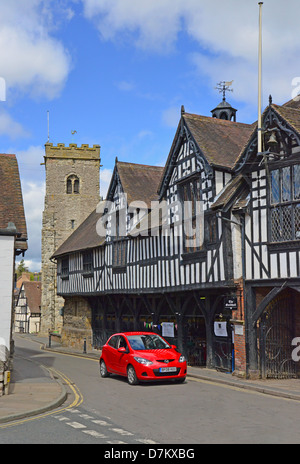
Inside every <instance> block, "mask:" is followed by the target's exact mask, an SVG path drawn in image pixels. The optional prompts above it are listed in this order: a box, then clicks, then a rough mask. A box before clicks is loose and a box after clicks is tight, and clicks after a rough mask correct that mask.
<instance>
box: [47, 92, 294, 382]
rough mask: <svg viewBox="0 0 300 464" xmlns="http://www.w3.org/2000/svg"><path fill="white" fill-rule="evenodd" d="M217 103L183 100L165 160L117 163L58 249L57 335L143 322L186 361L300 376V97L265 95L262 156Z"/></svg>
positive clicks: (93, 334)
mask: <svg viewBox="0 0 300 464" xmlns="http://www.w3.org/2000/svg"><path fill="white" fill-rule="evenodd" d="M225 106H226V108H225ZM223 107H224V108H223V112H222V113H220V114H222V117H221V115H219V117H216V112H213V117H205V116H199V115H195V114H190V113H186V112H185V110H184V108H182V110H181V118H180V122H179V125H178V128H177V131H176V134H175V137H174V141H173V144H172V146H171V149H170V153H169V155H168V157H167V161H166V165H165V167H164V168H157V167H153V166H142V165H133V164H130V163H120V162H119V161H118V160H116V164H115V169H114V173H113V176H112V181H111V184H110V188H109V191H108V195H107V200H106V202H104V203H102V204H100V205H99V206H98V208H97V210H96V211H94V212H93V213H92V214H91V215H90V216H89V218H88V219H87V220H86V221H84V223H83V224H82V225H81V226H80V227H79V228H78V229H77V230H76V231H75V232H74V233H73V234H72V235H71V237H70V238H69V239H68V240H66V242H64V244H63V245H62V246H61V247H60V248H59V249H58V250H57V251H56V252H55V254H54V258H55V259H56V260H57V262H58V268H57V269H58V273H57V288H58V293H59V295H61V296H63V297H64V298H65V308H64V328H63V337H64V338H65V340H66V343H75V340H76V339H77V340H78V339H81V340H82V338H83V337H86V338H87V340H89V342H90V343H91V345H93V346H98V347H101V345H102V344H103V343H104V342H105V340H106V338H107V337H108V336H109V335H110V334H111V333H113V332H115V331H123V330H151V331H156V332H158V333H160V334H162V335H163V336H165V337H166V338H167V340H169V341H170V342H171V343H172V344H176V345H177V346H178V348H179V350H181V351H183V352H184V353H185V354H186V356H187V358H188V362H189V363H190V364H192V365H199V366H203V365H206V366H207V367H212V368H218V369H226V371H235V372H236V373H238V374H242V375H245V374H246V375H261V376H280V375H281V376H287V375H296V373H297V365H296V363H295V362H294V361H293V360H292V359H291V353H292V339H293V337H296V336H297V327H298V326H299V323H298V320H299V317H298V312H299V311H297V302H298V301H299V296H298V295H299V293H298V291H299V290H300V278H299V272H300V262H299V258H300V255H299V251H300V248H299V240H300V232H299V230H300V213H299V211H300V194H299V192H300V168H299V165H300V161H299V153H300V144H299V141H300V109H299V108H300V106H298V104H297V102H295V101H292V102H289V103H287V104H286V105H283V106H278V105H274V104H272V103H271V102H270V105H269V106H268V108H267V109H266V110H265V112H264V114H263V123H264V127H263V138H264V149H263V152H262V153H257V125H256V124H252V125H249V124H242V123H238V122H236V121H235V119H236V118H235V112H236V110H234V109H233V108H232V107H231V106H230V105H228V104H227V105H223ZM226 111H228V114H227V115H226ZM229 112H230V114H229ZM233 113H234V114H233ZM226 116H228V117H226ZM232 119H233V120H232ZM298 223H299V224H298ZM298 229H299V230H298ZM298 306H299V305H298ZM299 322H300V320H299ZM299 328H300V327H299ZM71 339H72V341H71ZM283 347H284V348H283Z"/></svg>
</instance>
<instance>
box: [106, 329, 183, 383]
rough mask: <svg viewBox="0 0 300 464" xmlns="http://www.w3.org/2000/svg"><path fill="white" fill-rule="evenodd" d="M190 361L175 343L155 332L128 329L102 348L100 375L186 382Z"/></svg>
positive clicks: (132, 381)
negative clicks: (170, 343)
mask: <svg viewBox="0 0 300 464" xmlns="http://www.w3.org/2000/svg"><path fill="white" fill-rule="evenodd" d="M186 371H187V363H186V360H185V357H184V356H183V355H182V354H180V353H179V352H178V351H177V349H176V346H175V345H169V343H167V342H166V340H164V339H163V338H162V337H161V336H160V335H157V334H155V333H151V332H124V333H118V334H114V335H112V336H111V337H110V338H109V339H108V341H107V342H106V344H105V345H104V346H103V348H102V354H101V357H100V375H101V377H107V376H108V375H109V374H118V375H123V376H125V377H127V380H128V383H129V384H130V385H136V384H138V383H139V381H146V380H166V379H167V380H175V381H177V382H184V381H185V378H186Z"/></svg>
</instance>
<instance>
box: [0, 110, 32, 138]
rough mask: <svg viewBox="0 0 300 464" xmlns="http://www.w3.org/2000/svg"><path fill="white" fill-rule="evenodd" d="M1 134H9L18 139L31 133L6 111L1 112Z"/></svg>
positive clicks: (10, 136)
mask: <svg viewBox="0 0 300 464" xmlns="http://www.w3.org/2000/svg"><path fill="white" fill-rule="evenodd" d="M0 135H1V136H2V135H7V136H8V137H9V138H11V139H17V138H19V137H28V136H29V133H28V132H27V131H26V129H24V128H23V126H22V125H21V124H20V123H18V122H17V121H14V120H13V118H12V117H11V116H10V115H9V114H8V113H7V112H6V111H3V110H2V111H1V112H0Z"/></svg>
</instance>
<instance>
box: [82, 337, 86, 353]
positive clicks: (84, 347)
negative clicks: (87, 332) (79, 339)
mask: <svg viewBox="0 0 300 464" xmlns="http://www.w3.org/2000/svg"><path fill="white" fill-rule="evenodd" d="M83 353H84V354H86V338H84V339H83Z"/></svg>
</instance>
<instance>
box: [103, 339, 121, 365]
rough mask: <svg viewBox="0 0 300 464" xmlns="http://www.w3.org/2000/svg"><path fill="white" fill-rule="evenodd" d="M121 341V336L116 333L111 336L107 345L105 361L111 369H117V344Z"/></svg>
mask: <svg viewBox="0 0 300 464" xmlns="http://www.w3.org/2000/svg"><path fill="white" fill-rule="evenodd" d="M118 342H119V336H118V335H114V336H113V337H111V338H110V339H109V341H108V343H107V345H106V356H105V362H106V367H107V369H108V370H109V371H115V370H116V355H117V345H118Z"/></svg>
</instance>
